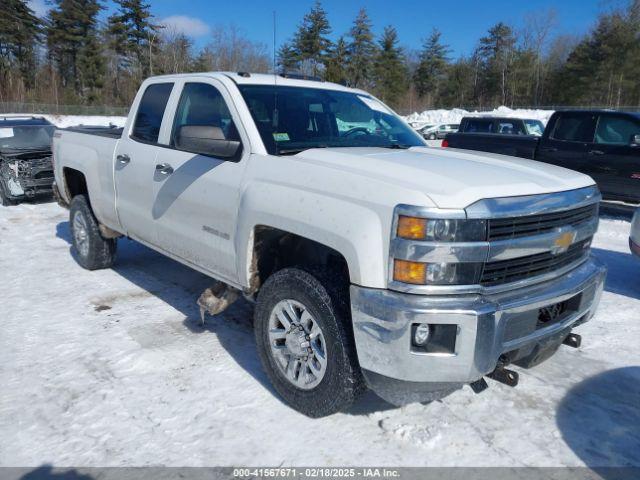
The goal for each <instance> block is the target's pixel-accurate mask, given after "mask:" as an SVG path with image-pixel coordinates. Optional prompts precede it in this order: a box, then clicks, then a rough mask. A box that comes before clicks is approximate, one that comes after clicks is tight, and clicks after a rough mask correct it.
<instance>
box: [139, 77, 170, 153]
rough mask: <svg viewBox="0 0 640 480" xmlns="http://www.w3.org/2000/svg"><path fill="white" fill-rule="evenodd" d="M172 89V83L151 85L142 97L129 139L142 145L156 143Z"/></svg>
mask: <svg viewBox="0 0 640 480" xmlns="http://www.w3.org/2000/svg"><path fill="white" fill-rule="evenodd" d="M172 89H173V83H153V84H151V85H149V86H148V87H147V89H146V90H145V91H144V94H143V95H142V99H141V100H140V104H139V105H138V111H137V113H136V119H135V122H134V124H133V130H132V132H131V138H133V139H134V140H138V141H140V142H143V143H158V136H159V135H160V126H161V125H162V117H164V111H165V109H166V107H167V102H168V101H169V96H170V95H171V90H172Z"/></svg>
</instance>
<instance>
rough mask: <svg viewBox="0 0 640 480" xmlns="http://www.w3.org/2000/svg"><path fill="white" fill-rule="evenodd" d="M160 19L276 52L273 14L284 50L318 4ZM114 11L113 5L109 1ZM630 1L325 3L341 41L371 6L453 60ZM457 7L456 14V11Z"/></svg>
mask: <svg viewBox="0 0 640 480" xmlns="http://www.w3.org/2000/svg"><path fill="white" fill-rule="evenodd" d="M147 1H148V3H150V4H151V10H152V12H153V14H154V15H155V16H156V18H157V19H158V20H161V21H162V22H164V23H166V24H167V25H171V26H173V28H174V29H175V30H177V31H182V32H184V33H185V34H187V35H188V36H190V37H191V38H192V39H193V41H194V43H195V45H196V46H197V47H200V46H203V45H205V44H206V43H207V41H208V36H209V34H210V32H211V28H212V27H214V26H216V25H228V24H234V25H236V26H237V27H239V28H240V29H241V30H242V31H243V32H244V34H245V35H246V36H247V37H248V38H249V39H251V40H253V41H256V42H261V43H263V44H265V45H266V46H267V48H268V50H269V51H271V50H272V49H271V47H272V44H273V12H274V11H275V12H276V41H277V44H278V45H279V44H281V43H282V42H284V41H285V40H287V39H288V38H290V37H291V36H292V34H293V33H294V31H295V29H296V27H297V26H298V25H299V23H300V22H301V20H302V17H303V16H304V14H305V13H307V12H308V11H309V9H310V7H311V6H312V5H313V0H279V1H271V2H269V1H264V0H236V1H228V0H225V1H220V0H188V1H175V0H147ZM29 3H30V5H31V7H32V8H33V9H34V10H35V11H36V13H37V14H40V15H42V14H43V13H45V12H46V10H47V8H50V6H48V5H47V2H46V0H30V2H29ZM102 3H103V4H104V5H105V6H107V7H108V8H107V9H106V10H105V11H104V12H103V13H102V16H103V17H104V18H106V16H108V15H109V14H110V13H111V12H112V10H113V7H112V4H111V2H110V1H109V0H102ZM625 3H626V2H625V1H624V0H475V1H474V0H455V1H452V0H422V1H415V0H369V1H359V2H352V1H348V0H324V1H323V2H322V5H323V7H324V9H325V10H326V11H327V14H328V17H329V22H330V23H331V27H332V29H333V33H332V35H331V37H332V38H333V39H336V38H337V37H338V36H339V35H341V34H343V33H346V32H347V31H348V30H349V28H350V25H351V23H352V21H353V19H354V18H355V16H356V15H357V13H358V10H359V9H360V8H361V7H363V6H364V7H366V8H367V11H368V13H369V16H370V18H371V20H372V22H373V27H374V32H375V33H376V34H379V33H380V32H382V30H383V28H384V27H385V25H393V26H394V27H396V29H397V30H398V34H399V38H400V43H401V44H402V45H403V46H405V47H407V48H411V49H419V47H420V45H421V43H422V40H423V39H424V38H425V37H427V36H428V35H429V33H430V32H431V31H432V29H433V28H434V27H435V28H437V29H439V30H440V31H441V32H442V40H443V41H444V42H445V43H446V44H448V45H449V46H450V49H451V56H452V57H454V58H455V57H458V56H460V55H467V54H469V53H471V52H472V51H473V49H474V48H475V46H476V43H477V41H478V39H479V38H480V37H481V36H483V35H484V34H485V33H486V31H487V29H488V28H489V27H491V26H492V25H494V24H495V23H497V22H498V21H503V22H505V23H508V24H510V25H512V26H514V27H516V28H518V27H521V26H522V25H523V23H524V18H525V16H526V15H527V14H530V13H534V12H536V11H546V10H549V9H555V10H556V12H557V31H558V32H560V33H562V34H570V35H571V34H573V35H579V34H582V33H585V32H587V31H588V30H589V29H590V28H591V27H592V26H593V25H594V22H595V20H596V17H597V15H598V13H599V12H602V11H606V10H608V9H610V8H612V7H614V6H618V5H620V4H625ZM452 7H453V8H452Z"/></svg>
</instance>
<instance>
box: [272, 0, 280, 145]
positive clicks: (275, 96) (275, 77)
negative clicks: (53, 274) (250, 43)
mask: <svg viewBox="0 0 640 480" xmlns="http://www.w3.org/2000/svg"><path fill="white" fill-rule="evenodd" d="M276 70H277V61H276V11H275V10H274V11H273V118H272V120H271V122H272V123H271V126H272V128H273V133H274V134H277V133H278V123H279V119H278V73H277V71H276ZM276 136H277V135H274V137H276ZM274 140H275V142H274V143H275V145H276V155H278V140H277V139H276V138H274Z"/></svg>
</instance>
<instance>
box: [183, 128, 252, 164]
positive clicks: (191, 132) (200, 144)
mask: <svg viewBox="0 0 640 480" xmlns="http://www.w3.org/2000/svg"><path fill="white" fill-rule="evenodd" d="M175 145H176V147H177V148H179V149H180V150H186V151H187V152H192V153H199V154H200V155H209V156H212V157H219V158H233V157H235V156H236V155H237V154H238V153H239V151H240V146H241V143H240V142H239V141H237V140H227V139H226V138H224V133H223V132H222V129H221V128H220V127H210V126H205V125H183V126H181V127H179V128H178V131H177V134H176V139H175Z"/></svg>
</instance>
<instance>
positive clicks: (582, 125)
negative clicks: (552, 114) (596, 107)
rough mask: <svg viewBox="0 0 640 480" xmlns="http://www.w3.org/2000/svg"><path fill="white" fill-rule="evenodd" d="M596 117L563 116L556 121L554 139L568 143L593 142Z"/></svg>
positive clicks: (580, 115) (581, 115)
mask: <svg viewBox="0 0 640 480" xmlns="http://www.w3.org/2000/svg"><path fill="white" fill-rule="evenodd" d="M594 130H595V116H593V115H584V114H563V115H561V116H560V117H559V118H558V120H557V121H556V125H555V128H554V130H553V135H552V138H553V139H555V140H563V141H566V142H586V143H590V142H593V134H594Z"/></svg>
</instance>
